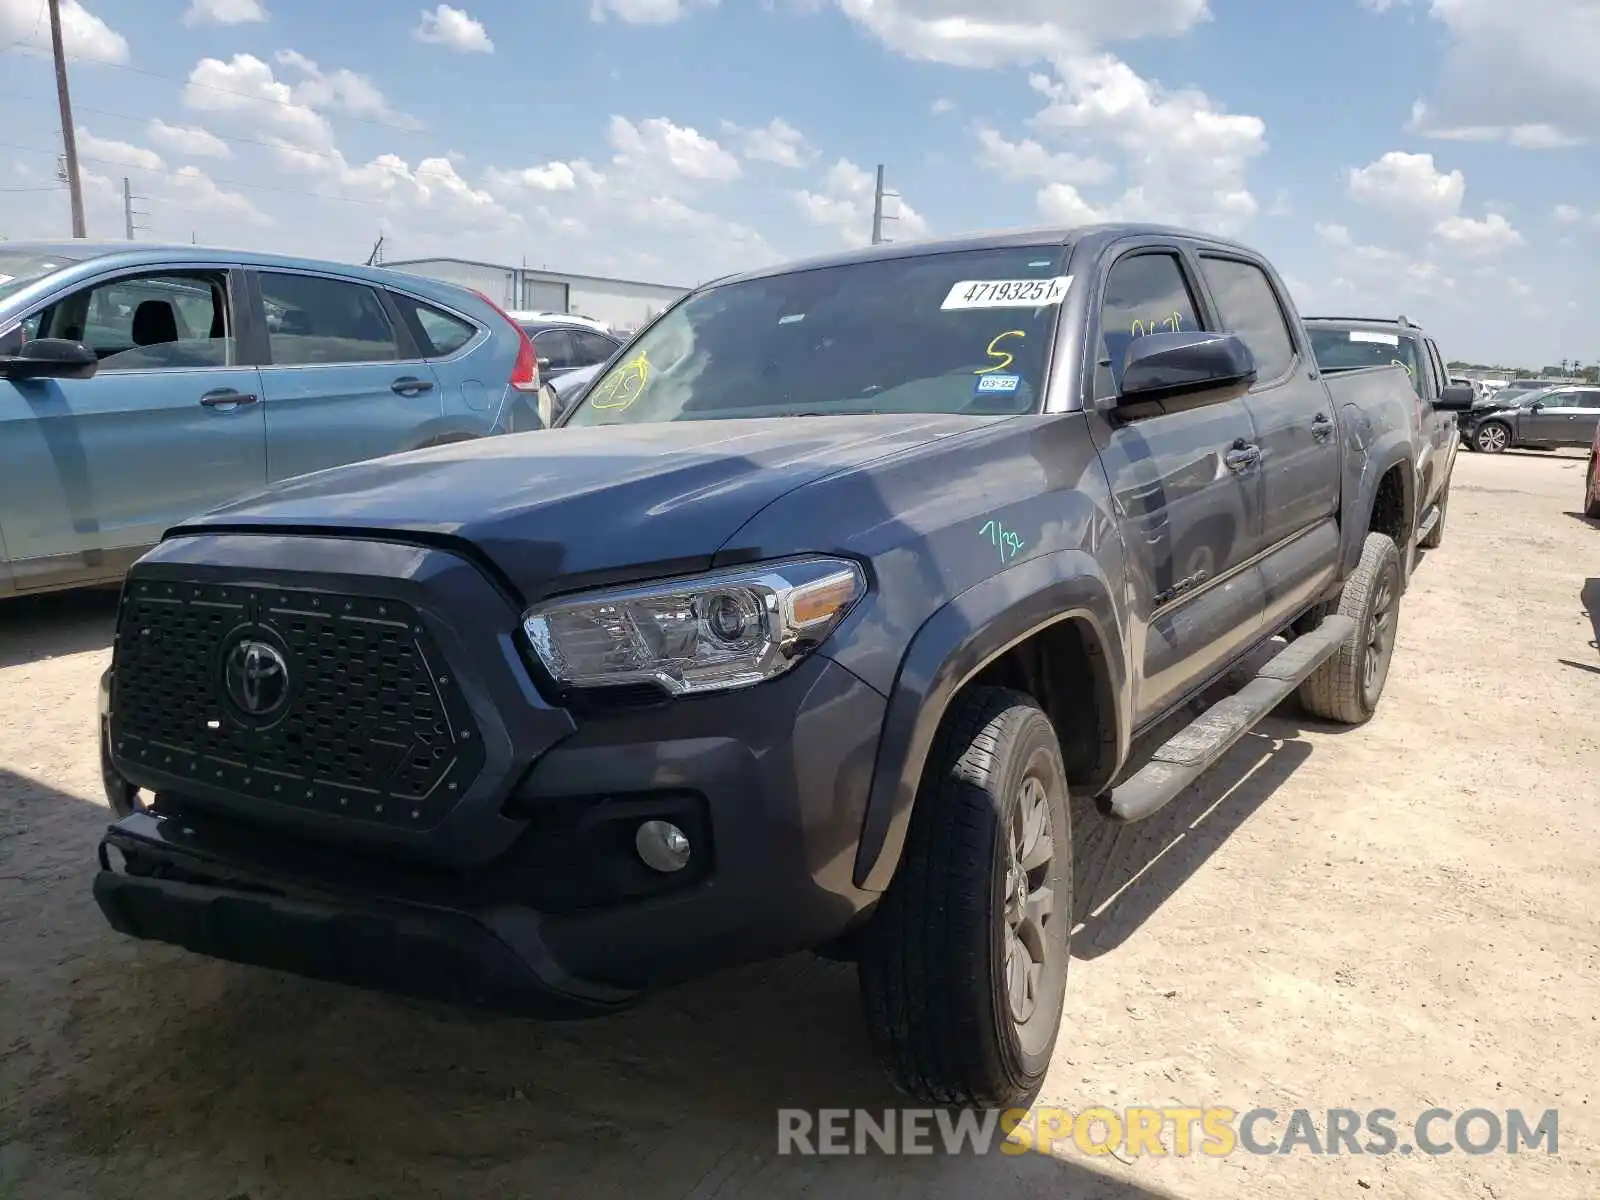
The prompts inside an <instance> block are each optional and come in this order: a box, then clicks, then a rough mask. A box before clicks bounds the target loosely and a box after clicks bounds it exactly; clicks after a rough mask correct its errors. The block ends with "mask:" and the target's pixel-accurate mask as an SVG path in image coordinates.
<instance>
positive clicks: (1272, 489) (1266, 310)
mask: <svg viewBox="0 0 1600 1200" xmlns="http://www.w3.org/2000/svg"><path fill="white" fill-rule="evenodd" d="M1199 261H1200V274H1201V276H1202V278H1203V279H1204V280H1205V284H1206V288H1207V291H1208V292H1209V293H1210V299H1211V303H1212V305H1213V306H1214V308H1215V309H1216V312H1217V317H1218V319H1219V321H1220V323H1221V326H1222V328H1224V329H1226V330H1229V331H1230V332H1232V333H1236V334H1238V335H1239V337H1240V338H1241V339H1242V340H1243V341H1244V343H1245V345H1247V346H1248V347H1249V348H1250V352H1251V354H1253V355H1254V356H1255V360H1256V372H1257V373H1256V382H1255V385H1254V386H1253V387H1252V388H1251V389H1250V392H1249V393H1248V394H1247V395H1246V396H1245V399H1244V403H1245V406H1246V407H1247V408H1248V409H1249V410H1250V417H1251V423H1252V425H1253V427H1254V429H1255V444H1256V445H1257V446H1258V447H1259V448H1260V453H1261V467H1260V470H1261V513H1262V520H1261V527H1260V535H1259V538H1258V541H1257V543H1256V545H1255V547H1254V552H1255V554H1256V555H1258V556H1259V557H1260V560H1261V570H1262V574H1263V578H1264V581H1265V585H1266V598H1265V616H1266V623H1267V627H1268V629H1269V630H1271V629H1273V628H1276V626H1277V624H1278V622H1279V621H1280V620H1284V619H1288V618H1291V617H1292V616H1293V615H1294V610H1296V609H1297V608H1299V607H1300V606H1301V605H1302V604H1303V603H1304V602H1306V601H1308V600H1310V599H1311V598H1312V595H1313V593H1315V592H1317V591H1318V590H1320V588H1321V587H1322V585H1323V584H1324V583H1325V582H1327V580H1328V579H1329V578H1330V577H1331V575H1332V573H1333V571H1334V570H1335V569H1336V566H1337V562H1338V555H1339V534H1338V526H1337V516H1338V511H1339V491H1340V483H1341V479H1340V475H1341V468H1342V461H1341V450H1340V446H1339V437H1338V432H1337V430H1338V422H1337V416H1336V414H1335V413H1334V411H1333V399H1332V397H1331V396H1330V395H1329V393H1328V389H1327V386H1326V385H1325V384H1324V383H1323V382H1322V376H1321V372H1320V371H1318V369H1317V365H1316V359H1315V358H1314V357H1313V355H1312V351H1311V347H1310V345H1309V343H1305V338H1304V334H1303V332H1302V330H1303V327H1302V326H1301V324H1300V320H1299V317H1298V315H1297V314H1296V313H1295V310H1294V307H1293V306H1292V305H1291V304H1290V303H1289V300H1288V297H1287V295H1286V294H1285V292H1284V290H1283V288H1282V286H1281V284H1280V283H1279V282H1278V281H1277V280H1276V279H1274V278H1273V277H1272V276H1271V275H1270V274H1269V273H1268V272H1267V271H1266V270H1265V269H1264V268H1263V267H1262V266H1261V264H1260V263H1258V262H1255V261H1253V260H1251V259H1250V258H1247V257H1245V256H1242V255H1234V254H1232V253H1228V252H1225V251H1211V250H1206V251H1202V252H1201V253H1200V255H1199Z"/></svg>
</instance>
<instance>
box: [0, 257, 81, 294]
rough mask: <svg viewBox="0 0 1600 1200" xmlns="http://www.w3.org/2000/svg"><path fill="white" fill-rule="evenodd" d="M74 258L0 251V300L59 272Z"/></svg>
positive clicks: (73, 260) (74, 260)
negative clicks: (52, 273)
mask: <svg viewBox="0 0 1600 1200" xmlns="http://www.w3.org/2000/svg"><path fill="white" fill-rule="evenodd" d="M77 261H78V260H77V259H74V258H64V257H62V256H61V255H59V254H37V253H33V252H30V251H23V250H0V300H4V299H5V298H6V297H8V296H10V295H12V294H13V293H15V292H20V291H21V290H22V289H23V288H25V287H27V286H28V285H29V284H30V283H33V282H34V281H36V280H38V279H42V278H43V277H44V276H46V275H48V274H50V272H52V271H56V270H59V269H60V268H62V267H64V266H66V265H67V264H68V263H71V262H77Z"/></svg>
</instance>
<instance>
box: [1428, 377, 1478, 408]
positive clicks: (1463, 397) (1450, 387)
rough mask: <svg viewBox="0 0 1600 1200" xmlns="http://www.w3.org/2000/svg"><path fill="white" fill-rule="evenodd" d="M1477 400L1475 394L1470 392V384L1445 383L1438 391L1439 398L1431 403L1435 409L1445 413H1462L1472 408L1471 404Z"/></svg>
mask: <svg viewBox="0 0 1600 1200" xmlns="http://www.w3.org/2000/svg"><path fill="white" fill-rule="evenodd" d="M1476 399H1477V393H1476V392H1474V391H1473V390H1472V385H1471V384H1470V383H1447V384H1445V386H1444V387H1443V388H1441V389H1440V391H1439V398H1438V399H1437V400H1435V401H1434V402H1433V406H1434V407H1435V408H1439V409H1444V410H1445V411H1447V412H1462V411H1465V410H1466V409H1469V408H1471V407H1472V402H1473V401H1474V400H1476Z"/></svg>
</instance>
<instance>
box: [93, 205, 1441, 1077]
mask: <svg viewBox="0 0 1600 1200" xmlns="http://www.w3.org/2000/svg"><path fill="white" fill-rule="evenodd" d="M1415 400H1416V395H1415V393H1414V392H1413V390H1412V388H1411V385H1410V383H1409V381H1408V380H1407V378H1406V374H1405V372H1404V371H1402V370H1400V369H1399V368H1393V367H1387V366H1383V367H1377V368H1372V369H1366V370H1353V371H1349V372H1345V373H1341V374H1339V375H1338V376H1336V377H1333V378H1323V377H1322V375H1321V373H1320V372H1319V371H1318V369H1317V367H1316V363H1315V359H1314V357H1313V353H1312V348H1311V344H1310V341H1309V339H1308V337H1307V334H1306V331H1305V328H1304V327H1303V325H1302V323H1301V321H1300V319H1299V317H1298V316H1297V314H1296V312H1295V309H1294V307H1293V305H1292V304H1291V302H1290V299H1289V296H1288V294H1287V292H1286V291H1285V289H1284V287H1283V283H1282V281H1281V279H1280V278H1279V277H1278V275H1277V273H1276V272H1275V271H1274V270H1273V268H1272V267H1271V266H1270V264H1268V263H1267V262H1265V261H1264V260H1263V259H1262V258H1260V257H1259V256H1258V255H1256V254H1254V253H1253V252H1251V251H1250V250H1249V249H1247V248H1245V247H1243V246H1240V245H1237V244H1234V243H1232V242H1227V241H1221V240H1217V239H1214V238H1210V237H1205V236H1201V235H1198V234H1194V233H1189V232H1185V231H1183V230H1177V229H1166V228H1160V227H1150V226H1134V225H1111V226H1099V227H1094V228H1084V229H1075V230H1070V231H1053V232H1027V233H1020V232H1019V233H1006V234H999V235H989V236H981V237H971V238H966V239H961V240H953V241H945V242H937V243H923V244H917V245H902V246H878V247H874V248H871V249H867V250H861V251H857V252H854V253H849V254H844V255H840V256H837V257H831V258H823V259H815V260H810V261H806V262H803V263H799V264H791V265H788V266H783V267H777V268H773V269H770V270H763V271H757V272H754V273H751V274H746V275H742V276H738V277H736V278H729V279H724V280H720V281H718V282H716V283H713V284H708V285H706V286H704V287H702V288H699V289H698V290H696V291H694V292H693V293H691V294H689V295H688V296H687V297H686V298H684V299H683V300H682V301H681V302H679V303H677V304H676V305H675V306H674V307H672V308H671V309H669V310H668V311H667V312H665V313H664V314H662V315H661V316H660V317H659V318H657V319H656V320H655V321H653V322H652V323H651V324H650V325H649V326H648V327H647V328H646V329H644V330H642V331H641V332H640V333H639V334H638V335H637V336H635V337H634V338H633V339H632V341H631V342H630V343H629V344H628V346H627V347H625V349H624V350H623V351H622V352H621V353H620V354H619V355H618V356H617V358H616V359H615V360H614V361H613V362H612V364H611V365H610V366H609V367H608V368H607V369H606V371H605V372H604V373H603V374H602V375H601V377H600V378H598V379H597V380H595V381H594V383H593V384H592V385H591V386H590V387H588V388H587V389H586V390H585V392H584V394H583V396H582V398H581V400H580V401H579V402H578V403H577V404H576V405H575V406H574V407H573V408H572V409H571V411H569V412H568V413H566V414H565V416H564V417H563V419H562V420H561V422H560V423H559V424H558V426H557V427H556V428H554V429H551V430H548V431H540V432H534V433H528V434H523V435H516V436H510V437H505V438H496V439H491V440H489V441H485V442H479V443H473V444H468V445H461V446H446V447H440V448H438V449H430V450H423V451H418V452H413V453H409V454H402V455H397V456H393V457H388V458H383V459H379V460H375V461H372V462H368V463H365V464H361V465H357V466H351V467H343V468H339V469H336V470H331V471H325V472H321V473H318V474H313V475H308V476H303V477H301V478H300V479H298V480H293V481H286V482H284V483H281V484H279V485H276V486H274V487H272V488H271V489H269V490H268V491H265V492H262V493H260V494H258V495H256V496H254V497H253V498H249V499H245V500H242V501H239V502H237V503H232V504H229V505H228V506H226V507H224V508H222V509H220V510H217V511H214V512H212V513H210V514H208V515H206V516H204V517H202V518H199V519H196V520H193V521H190V522H188V523H187V524H184V525H182V526H179V527H177V528H175V529H173V530H171V531H170V532H169V533H168V535H167V536H166V537H165V539H164V540H163V541H162V542H161V543H160V545H158V546H157V547H156V548H155V549H153V550H152V551H151V552H150V553H149V554H148V555H147V556H146V557H144V558H143V559H142V560H141V561H140V562H139V563H138V564H137V565H136V566H134V568H133V569H132V572H131V574H130V575H129V577H128V579H127V582H126V584H125V587H124V592H123V595H122V600H121V608H120V612H119V617H118V625H117V633H116V642H115V651H114V655H113V660H112V665H111V667H110V669H109V670H108V672H107V674H106V678H105V680H104V683H103V688H102V696H101V713H102V721H101V730H102V739H103V741H102V746H103V753H102V765H103V769H104V774H105V783H106V790H107V793H108V796H109V798H110V801H111V804H112V806H113V808H114V809H115V810H116V811H117V814H118V816H119V819H118V820H117V822H116V823H115V824H114V825H112V826H111V827H110V829H109V830H108V831H107V833H106V835H105V838H104V840H103V843H102V845H101V847H100V851H99V860H100V870H99V872H98V874H97V876H96V878H95V883H94V893H95V896H96V898H97V900H98V903H99V905H100V907H101V909H102V910H103V911H104V913H105V915H106V917H107V918H108V919H109V920H110V922H111V924H112V925H113V926H114V927H115V928H116V929H118V930H121V931H123V932H124V933H127V934H130V935H133V936H136V937H142V938H150V939H155V940H158V941H164V942H171V943H176V944H178V945H180V946H185V947H188V948H189V949H191V950H194V951H198V952H201V953H204V954H209V955H214V956H217V957H220V958H225V959H231V960H235V961H241V962H248V963H256V964H261V965H265V966H268V967H273V968H278V969H282V970H287V971H292V972H298V973H301V974H304V975H308V976H314V977H320V978H324V979H332V980H340V981H345V982H349V983H354V984H358V985H362V986H367V987H374V988H380V989H386V990H391V991H396V992H402V993H410V994H417V995H428V996H435V997H444V998H447V999H452V1000H456V1001H460V1002H464V1003H472V1004H482V1005H487V1006H494V1007H498V1008H502V1009H508V1010H511V1011H516V1012H524V1013H529V1014H531V1015H547V1016H583V1015H594V1014H603V1013H608V1012H612V1011H615V1010H616V1009H618V1008H619V1007H622V1006H624V1005H626V1004H628V1003H630V1002H631V1001H634V1000H635V999H636V998H638V997H640V996H641V995H643V994H644V993H646V992H647V991H649V990H650V989H652V988H659V987H662V986H664V985H667V984H670V983H672V982H674V981H680V980H684V979H688V978H691V977H694V976H699V975H703V974H705V973H707V972H710V971H713V970H716V969H719V968H723V967H728V966H731V965H734V964H738V963H746V962H751V961H755V960H761V959H767V958H771V957H773V956H777V955H782V954H786V953H789V952H793V951H797V950H801V949H806V948H813V949H820V950H822V951H823V952H825V953H832V954H835V955H842V956H844V957H848V958H852V959H854V960H855V961H856V962H857V963H858V972H859V977H860V983H861V991H862V995H863V1001H864V1010H865V1015H866V1021H867V1024H868V1026H869V1027H870V1030H871V1034H872V1037H873V1040H874V1042H875V1044H876V1046H877V1048H878V1051H879V1053H880V1056H881V1059H882V1061H883V1063H884V1065H885V1067H886V1068H887V1070H888V1072H889V1073H890V1075H891V1076H892V1078H893V1079H894V1081H895V1082H896V1083H897V1084H898V1085H899V1086H900V1087H901V1088H902V1089H903V1090H905V1091H907V1092H909V1093H911V1094H912V1095H915V1096H917V1097H920V1098H923V1099H926V1100H928V1101H932V1102H938V1103H960V1104H979V1105H997V1104H1008V1103H1013V1102H1015V1101H1017V1100H1018V1099H1020V1098H1022V1097H1025V1096H1027V1095H1028V1094H1029V1093H1030V1092H1031V1091H1032V1090H1034V1089H1035V1088H1036V1087H1037V1085H1038V1084H1039V1083H1040V1081H1041V1080H1042V1078H1043V1076H1044V1072H1045V1069H1046V1066H1047V1065H1048V1063H1049V1060H1050V1055H1051V1051H1052V1047H1053V1046H1054V1044H1055V1042H1056V1039H1057V1034H1058V1029H1059V1025H1060V1020H1061V1012H1062V1000H1063V994H1064V989H1065V986H1066V976H1067V965H1068V958H1069V931H1070V929H1071V924H1072V888H1073V880H1072V849H1071V848H1072V836H1071V829H1070V825H1069V821H1070V816H1069V811H1070V810H1069V804H1068V799H1069V794H1078V795H1081V796H1082V797H1084V798H1086V799H1087V798H1093V799H1094V800H1095V801H1096V802H1097V804H1098V808H1099V811H1100V812H1101V813H1102V814H1103V815H1104V816H1105V817H1106V818H1108V819H1110V820H1113V821H1136V820H1139V819H1141V818H1144V817H1147V816H1149V815H1150V814H1151V813H1153V812H1155V811H1156V810H1157V809H1159V808H1160V807H1161V806H1162V805H1163V804H1166V803H1167V802H1168V801H1170V800H1172V799H1173V798H1174V797H1176V796H1177V795H1179V794H1180V793H1181V792H1182V791H1183V789H1184V788H1185V787H1186V786H1187V785H1188V784H1189V783H1191V782H1192V781H1193V780H1195V779H1196V778H1197V777H1198V776H1199V775H1200V774H1201V772H1203V771H1204V770H1206V769H1207V768H1208V767H1210V766H1211V765H1212V764H1214V763H1215V762H1216V761H1217V760H1218V759H1219V758H1220V757H1221V756H1222V754H1223V753H1224V752H1225V751H1226V750H1227V748H1228V747H1229V746H1230V745H1231V744H1232V743H1233V742H1235V741H1236V740H1237V739H1238V738H1239V737H1240V736H1242V735H1243V734H1244V733H1245V732H1246V731H1247V730H1248V729H1249V728H1250V727H1251V726H1252V725H1254V724H1255V723H1256V722H1258V721H1259V720H1260V719H1261V718H1262V717H1264V716H1265V715H1266V714H1267V713H1268V712H1269V711H1271V710H1272V709H1273V708H1274V706H1276V705H1277V704H1278V703H1279V702H1281V701H1283V700H1285V699H1287V698H1288V697H1290V696H1291V695H1292V694H1294V693H1296V692H1298V693H1299V697H1300V702H1301V703H1302V704H1303V705H1304V706H1305V707H1306V708H1307V709H1309V710H1310V712H1311V713H1313V714H1315V715H1317V716H1318V717H1322V718H1326V719H1329V720H1332V721H1336V722H1343V723H1360V722H1362V721H1364V720H1365V719H1367V718H1368V717H1369V716H1370V715H1371V714H1372V712H1373V709H1374V706H1375V705H1376V704H1377V703H1378V699H1379V695H1380V693H1381V691H1382V689H1383V686H1384V680H1385V676H1386V673H1387V671H1388V667H1389V660H1390V653H1391V651H1392V648H1393V646H1394V635H1395V627H1396V620H1397V617H1398V612H1399V604H1400V598H1401V595H1402V593H1403V592H1404V590H1405V587H1406V583H1407V579H1408V574H1409V569H1410V565H1411V562H1412V560H1413V556H1414V549H1413V543H1414V541H1415V533H1416V505H1417V499H1416V484H1417V476H1416V471H1415V468H1414V464H1415V462H1416V461H1417V448H1416V446H1415V445H1414V444H1413V440H1412V434H1411V432H1410V430H1411V428H1412V422H1411V420H1410V410H1411V407H1412V405H1413V404H1414V403H1415ZM1280 634H1284V635H1287V636H1288V637H1289V638H1290V639H1291V640H1289V641H1288V642H1287V645H1286V646H1284V647H1283V648H1282V649H1281V650H1279V651H1277V652H1276V653H1275V655H1274V656H1273V657H1271V659H1270V661H1268V662H1267V664H1266V665H1265V666H1263V667H1261V668H1260V669H1259V670H1258V671H1256V672H1254V673H1253V675H1251V677H1250V678H1249V679H1248V681H1247V682H1245V683H1243V685H1242V686H1241V687H1240V688H1239V690H1236V691H1234V692H1232V693H1231V694H1229V695H1227V696H1226V697H1225V698H1223V699H1221V700H1220V701H1218V702H1217V703H1215V704H1214V705H1213V706H1212V707H1210V708H1208V709H1207V710H1206V711H1205V712H1204V713H1203V715H1200V716H1198V717H1197V718H1196V719H1194V720H1193V723H1192V724H1189V725H1188V726H1187V728H1185V729H1184V730H1183V731H1182V732H1181V733H1179V734H1177V735H1176V736H1175V737H1173V738H1172V739H1171V740H1170V741H1167V742H1165V743H1164V744H1162V745H1161V746H1159V747H1158V748H1156V749H1155V751H1154V753H1153V755H1151V756H1149V757H1148V759H1147V760H1146V759H1145V756H1144V755H1140V756H1138V757H1135V756H1133V755H1131V754H1130V745H1132V744H1133V743H1134V742H1135V739H1136V738H1139V736H1140V735H1141V734H1143V733H1145V732H1146V731H1148V730H1150V729H1151V728H1152V727H1153V726H1154V725H1156V724H1157V723H1158V722H1160V721H1162V720H1163V718H1166V717H1168V716H1171V715H1174V714H1176V713H1178V712H1179V711H1180V710H1184V709H1185V708H1189V709H1193V708H1196V707H1198V706H1197V705H1195V704H1194V701H1195V698H1196V697H1198V696H1200V695H1201V693H1202V692H1206V691H1208V690H1209V689H1210V687H1211V685H1214V684H1220V686H1222V687H1224V688H1226V687H1227V686H1228V685H1227V682H1226V680H1227V678H1228V677H1233V678H1234V681H1235V682H1237V677H1239V676H1241V675H1244V674H1246V673H1247V672H1245V671H1241V670H1239V669H1238V668H1240V666H1241V663H1242V662H1243V660H1244V659H1245V658H1246V656H1247V655H1252V652H1254V651H1256V650H1258V649H1259V648H1262V647H1263V646H1264V643H1266V642H1267V641H1268V640H1269V639H1273V638H1274V637H1275V636H1276V635H1280ZM1150 740H1152V739H1145V741H1146V742H1148V741H1150Z"/></svg>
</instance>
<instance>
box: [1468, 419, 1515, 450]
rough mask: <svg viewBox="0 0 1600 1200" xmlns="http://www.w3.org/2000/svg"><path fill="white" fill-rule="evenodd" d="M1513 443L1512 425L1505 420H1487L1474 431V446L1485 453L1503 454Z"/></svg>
mask: <svg viewBox="0 0 1600 1200" xmlns="http://www.w3.org/2000/svg"><path fill="white" fill-rule="evenodd" d="M1509 445H1511V426H1509V425H1507V424H1506V423H1505V422H1504V421H1485V422H1484V423H1483V424H1482V425H1479V426H1478V427H1477V428H1476V429H1474V430H1473V431H1472V447H1473V449H1475V450H1481V451H1483V453H1485V454H1501V453H1504V452H1505V449H1506V447H1508V446H1509Z"/></svg>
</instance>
